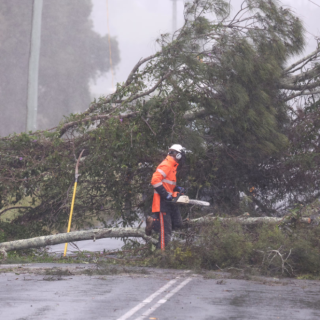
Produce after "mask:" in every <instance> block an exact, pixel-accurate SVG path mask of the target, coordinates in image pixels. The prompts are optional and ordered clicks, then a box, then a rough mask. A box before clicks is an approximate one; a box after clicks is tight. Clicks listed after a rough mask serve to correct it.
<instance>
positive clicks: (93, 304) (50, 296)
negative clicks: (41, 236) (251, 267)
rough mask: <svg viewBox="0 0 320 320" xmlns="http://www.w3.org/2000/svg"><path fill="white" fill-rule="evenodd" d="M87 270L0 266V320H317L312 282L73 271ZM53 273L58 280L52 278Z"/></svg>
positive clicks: (317, 292)
mask: <svg viewBox="0 0 320 320" xmlns="http://www.w3.org/2000/svg"><path fill="white" fill-rule="evenodd" d="M90 268H95V266H93V265H80V264H79V265H65V264H64V265H54V264H31V265H13V266H12V265H4V264H2V265H0V319H1V320H2V319H3V320H4V319H6V320H45V319H50V320H51V319H55V320H56V319H59V320H64V319H70V320H71V319H72V320H73V319H75V320H89V319H94V320H98V319H115V320H142V319H159V320H165V319H168V320H169V319H170V320H171V319H181V320H182V319H183V320H185V319H197V320H205V319H206V320H207V319H208V320H209V319H219V320H227V319H228V320H229V319H230V320H231V319H266V320H269V319H290V320H295V319H304V320H307V319H310V320H311V319H312V320H313V319H314V320H316V319H317V320H318V319H320V282H318V281H307V280H293V279H284V280H281V279H273V278H270V279H268V278H256V279H255V280H254V281H253V280H237V279H228V278H226V275H223V277H221V274H220V273H216V274H213V273H212V274H211V276H212V277H214V278H215V279H205V278H204V277H203V275H199V274H193V273H192V272H185V271H182V270H163V269H148V268H140V269H135V270H133V269H132V270H131V271H128V270H127V271H122V272H121V273H120V274H111V275H91V276H89V275H83V274H79V273H81V272H82V271H83V270H85V269H87V270H88V269H89V270H90ZM114 268H117V267H116V266H115V267H114ZM119 268H120V267H119ZM57 269H61V270H64V272H63V275H62V276H59V275H58V276H50V273H52V272H51V271H52V270H57ZM40 271H41V272H40ZM66 271H67V272H66ZM48 274H49V275H48ZM165 285H166V286H167V287H164V286H165ZM161 288H162V290H163V291H161ZM163 288H164V289H165V290H164V289H163ZM179 288H180V290H179ZM159 289H160V290H159ZM160 291H161V292H160ZM128 314H129V316H128ZM126 315H127V316H126Z"/></svg>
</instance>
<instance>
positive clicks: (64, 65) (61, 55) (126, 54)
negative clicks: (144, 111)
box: [0, 0, 320, 136]
mask: <svg viewBox="0 0 320 320" xmlns="http://www.w3.org/2000/svg"><path fill="white" fill-rule="evenodd" d="M184 2H185V0H177V1H176V6H177V11H176V12H177V14H176V24H177V28H179V27H181V26H182V24H183V21H184V20H183V8H184ZM241 2H242V1H240V0H231V5H232V6H233V8H234V10H236V9H237V8H238V7H239V6H240V4H241ZM21 3H22V2H21V1H20V0H1V2H0V40H1V43H2V48H0V54H1V56H2V59H1V62H0V71H1V72H0V76H1V86H0V108H1V120H0V135H1V136H4V135H8V134H11V133H13V132H17V133H18V132H21V131H25V130H26V128H25V122H26V120H25V119H26V105H27V103H26V99H27V80H28V65H29V64H28V61H29V60H28V59H29V54H30V34H31V21H32V3H33V1H32V0H24V1H23V5H21ZM281 3H282V4H283V6H284V7H285V6H287V7H289V8H290V9H291V10H293V11H295V13H296V15H297V16H298V17H299V18H301V19H302V20H303V21H304V25H305V28H306V49H305V53H304V54H307V53H309V52H311V51H313V50H314V49H315V45H316V41H315V37H317V36H320V25H319V16H320V0H312V2H311V1H309V0H282V1H281ZM317 3H319V5H317ZM78 4H79V2H78V1H77V0H55V1H54V2H52V1H50V0H43V12H42V33H41V49H40V50H41V55H40V70H39V88H38V89H39V91H38V96H39V104H38V117H37V128H38V129H46V128H49V127H53V126H55V125H57V124H58V123H59V121H60V120H61V119H62V118H63V116H64V115H68V114H69V113H71V112H73V113H74V112H82V111H84V110H85V109H86V108H88V106H89V104H90V101H91V100H92V99H93V98H94V97H98V96H101V95H107V94H109V93H111V92H113V90H114V88H115V84H116V83H117V82H120V83H121V82H123V81H125V80H126V77H127V76H128V74H129V72H130V70H131V69H132V68H133V66H134V65H135V64H136V63H137V61H138V60H139V59H140V58H142V57H146V56H148V55H150V54H152V53H154V52H155V51H157V46H156V44H155V40H156V39H157V37H158V36H159V35H160V34H162V33H167V32H170V33H171V32H172V24H173V14H172V12H173V2H172V0H108V10H107V1H106V0H91V1H90V0H86V1H82V2H81V6H79V5H78ZM90 5H91V6H90ZM80 7H81V8H80ZM57 8H59V10H57ZM66 11H68V14H66ZM86 21H87V22H86ZM107 22H109V30H110V36H111V40H110V41H111V51H112V67H113V69H114V77H113V81H112V76H111V71H110V70H111V69H110V65H109V60H110V59H109V45H108V44H109V42H108V41H109V40H108V37H107V34H108V23H107ZM90 30H91V31H90ZM86 39H90V41H89V40H86ZM295 59H296V58H295ZM49 66H50V67H49ZM75 70H76V71H75Z"/></svg>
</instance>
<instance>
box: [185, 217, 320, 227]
mask: <svg viewBox="0 0 320 320" xmlns="http://www.w3.org/2000/svg"><path fill="white" fill-rule="evenodd" d="M213 221H220V222H222V223H228V222H231V221H233V222H238V223H240V224H244V225H254V224H259V223H269V224H277V223H278V224H281V223H287V222H291V221H294V222H298V223H299V222H300V223H307V224H308V223H311V222H316V223H319V222H320V218H319V217H318V216H316V217H302V218H298V219H295V218H293V217H292V216H291V215H288V216H284V217H281V218H278V217H241V216H240V217H231V218H221V217H212V216H211V215H207V216H205V217H201V218H197V219H191V220H188V221H186V222H185V224H186V225H197V224H203V223H210V222H213Z"/></svg>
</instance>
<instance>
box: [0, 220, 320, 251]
mask: <svg viewBox="0 0 320 320" xmlns="http://www.w3.org/2000/svg"><path fill="white" fill-rule="evenodd" d="M215 221H219V222H221V223H224V224H228V223H230V222H236V223H239V224H241V225H256V224H262V223H267V224H285V223H288V222H294V223H303V224H310V223H316V224H318V223H319V222H320V217H319V216H317V217H300V218H298V219H296V218H293V217H292V216H291V215H288V216H285V217H282V218H277V217H247V216H244V217H230V218H222V217H212V216H210V215H207V216H205V217H201V218H197V219H191V220H187V221H185V222H184V227H190V226H196V225H202V224H208V223H212V222H215ZM128 237H133V238H142V239H144V240H146V241H150V242H152V243H154V244H157V243H158V241H157V240H156V239H154V238H152V237H149V236H146V235H145V232H144V230H142V229H140V228H102V229H91V230H82V231H72V232H69V233H59V234H55V235H50V236H42V237H35V238H31V239H23V240H16V241H10V242H2V243H0V252H2V253H3V254H4V256H5V257H6V255H7V254H6V252H7V251H13V250H21V249H31V248H41V247H46V246H49V245H55V244H60V243H65V242H74V241H82V240H93V241H95V240H96V239H102V238H128Z"/></svg>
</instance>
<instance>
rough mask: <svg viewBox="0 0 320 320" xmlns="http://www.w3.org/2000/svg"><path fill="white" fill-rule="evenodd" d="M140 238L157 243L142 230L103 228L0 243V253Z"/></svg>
mask: <svg viewBox="0 0 320 320" xmlns="http://www.w3.org/2000/svg"><path fill="white" fill-rule="evenodd" d="M126 237H134V238H142V239H144V240H146V241H151V242H152V243H155V244H156V243H158V241H157V240H155V239H153V238H151V237H148V236H146V235H145V232H144V230H141V229H136V228H103V229H92V230H83V231H73V232H69V233H58V234H55V235H50V236H42V237H36V238H31V239H24V240H16V241H10V242H2V243H0V252H3V251H12V250H19V249H27V248H40V247H46V246H49V245H54V244H59V243H65V242H74V241H81V240H93V241H95V240H96V239H102V238H126Z"/></svg>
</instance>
